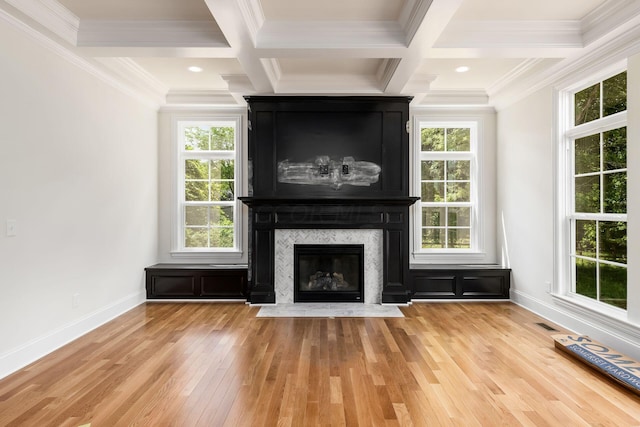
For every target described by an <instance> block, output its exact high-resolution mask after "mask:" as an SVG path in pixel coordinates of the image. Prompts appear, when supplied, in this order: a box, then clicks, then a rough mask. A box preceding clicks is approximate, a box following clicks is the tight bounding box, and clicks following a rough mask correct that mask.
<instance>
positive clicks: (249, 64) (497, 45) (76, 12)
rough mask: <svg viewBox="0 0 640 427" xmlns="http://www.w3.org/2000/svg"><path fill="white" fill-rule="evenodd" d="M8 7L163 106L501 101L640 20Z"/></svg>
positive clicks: (636, 1) (198, 5) (220, 6)
mask: <svg viewBox="0 0 640 427" xmlns="http://www.w3.org/2000/svg"><path fill="white" fill-rule="evenodd" d="M0 10H1V11H3V12H4V13H5V16H8V15H10V16H12V17H14V18H16V19H18V20H20V22H23V23H26V24H27V25H28V26H30V27H31V28H32V29H33V30H35V31H38V32H39V33H41V34H44V35H45V36H46V37H47V38H48V40H50V41H53V42H54V43H56V44H58V45H59V46H60V47H62V48H63V49H65V50H66V51H67V52H69V53H70V54H72V55H74V56H76V57H77V58H79V59H81V60H83V61H86V62H87V64H90V65H91V66H92V67H97V68H99V69H100V70H101V72H103V73H106V74H108V75H109V76H110V78H113V79H116V80H118V81H120V82H121V84H123V85H126V86H127V87H130V88H131V90H132V91H136V92H137V93H138V94H140V95H141V96H146V97H148V98H150V99H153V100H154V102H155V103H157V104H158V105H159V106H171V105H181V106H184V105H215V104H218V105H220V104H222V105H238V104H243V102H244V101H243V98H242V96H243V95H251V94H278V95H284V94H321V95H376V94H380V95H399V94H401V95H410V96H414V101H413V102H414V105H474V106H478V105H486V106H496V105H499V104H500V103H501V102H504V100H505V99H507V98H512V97H513V96H517V94H518V93H520V92H522V90H523V89H522V88H523V87H527V88H530V87H533V86H535V82H536V81H537V79H539V78H541V77H543V76H545V75H547V74H549V73H552V72H553V71H554V70H556V69H558V68H559V67H562V66H563V64H566V63H567V62H568V61H574V60H576V58H579V57H580V56H582V55H585V54H587V53H589V52H592V51H594V50H595V49H598V48H600V47H602V46H603V45H605V44H606V43H608V42H610V41H611V40H612V39H614V38H616V37H619V36H620V35H621V34H624V33H625V32H626V31H629V30H630V29H632V28H636V27H637V26H639V25H640V0H561V1H558V0H537V1H535V2H532V1H529V0H322V1H315V0H313V1H312V0H109V1H104V0H0ZM192 66H197V67H200V69H201V70H202V71H200V72H192V71H189V67H192ZM461 66H465V67H468V70H467V71H466V72H457V71H456V69H457V68H458V67H461Z"/></svg>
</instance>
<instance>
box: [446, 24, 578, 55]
mask: <svg viewBox="0 0 640 427" xmlns="http://www.w3.org/2000/svg"><path fill="white" fill-rule="evenodd" d="M433 47H434V48H496V47H518V48H522V49H525V48H540V47H543V48H580V47H583V41H582V23H581V21H574V20H564V21H460V22H452V23H451V24H450V25H449V26H448V27H447V29H446V30H445V32H444V33H443V34H442V36H440V38H439V39H438V41H437V42H436V43H435V44H434V46H433Z"/></svg>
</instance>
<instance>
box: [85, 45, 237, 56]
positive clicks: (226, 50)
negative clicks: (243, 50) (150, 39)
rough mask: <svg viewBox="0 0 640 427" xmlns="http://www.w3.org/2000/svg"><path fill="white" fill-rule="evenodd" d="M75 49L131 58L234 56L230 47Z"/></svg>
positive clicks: (97, 47) (93, 54)
mask: <svg viewBox="0 0 640 427" xmlns="http://www.w3.org/2000/svg"><path fill="white" fill-rule="evenodd" d="M77 51H78V52H79V53H81V54H83V55H85V56H88V57H94V58H101V57H106V58H108V57H131V58H153V57H156V58H235V57H236V51H235V50H234V49H232V48H231V47H166V46H134V47H132V46H108V47H102V46H84V47H79V48H77Z"/></svg>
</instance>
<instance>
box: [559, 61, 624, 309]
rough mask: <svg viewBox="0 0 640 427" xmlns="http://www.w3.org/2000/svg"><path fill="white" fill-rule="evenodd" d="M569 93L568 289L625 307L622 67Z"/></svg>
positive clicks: (582, 295)
mask: <svg viewBox="0 0 640 427" xmlns="http://www.w3.org/2000/svg"><path fill="white" fill-rule="evenodd" d="M584 86H585V85H583V86H582V87H579V88H577V89H576V90H573V91H570V92H569V93H568V98H569V100H568V103H569V105H570V106H571V108H570V111H572V114H568V116H570V117H567V119H568V120H567V121H568V122H569V124H568V126H567V132H566V135H565V136H566V138H565V141H566V142H567V144H568V147H567V148H568V153H569V154H568V159H567V163H568V167H567V179H566V187H567V191H566V194H567V195H568V197H567V199H568V200H567V201H568V203H567V221H568V224H569V225H568V227H569V230H570V232H569V235H570V243H569V245H568V247H567V249H568V252H569V256H568V257H567V258H568V259H567V261H566V262H568V263H569V271H570V276H571V279H570V284H571V288H570V289H569V295H570V296H571V295H573V296H575V297H578V298H583V297H586V298H588V299H590V300H592V301H597V302H598V303H601V304H606V305H609V306H613V307H617V308H619V309H626V308H627V115H626V109H627V108H626V106H627V73H626V71H623V72H618V73H616V74H615V75H613V76H609V77H607V78H605V79H602V80H601V81H598V82H596V83H595V84H589V85H588V86H587V87H584Z"/></svg>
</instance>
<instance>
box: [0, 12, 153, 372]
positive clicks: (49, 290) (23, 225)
mask: <svg viewBox="0 0 640 427" xmlns="http://www.w3.org/2000/svg"><path fill="white" fill-rule="evenodd" d="M157 212H158V211H157V112H156V111H155V109H154V108H151V107H150V106H145V105H143V104H141V103H139V102H138V101H135V100H133V99H132V98H130V97H129V96H127V95H124V94H123V93H121V92H120V91H118V90H116V89H114V88H113V87H112V86H110V85H108V84H106V83H104V82H103V81H102V80H99V79H97V78H96V77H94V76H92V75H91V74H89V73H88V72H86V71H83V70H81V69H80V68H78V67H77V66H74V65H72V64H71V63H70V62H69V61H68V60H66V59H63V58H62V57H61V56H60V55H59V54H57V53H54V52H53V51H51V50H49V49H48V48H44V47H43V45H41V44H40V43H39V42H36V40H35V39H33V38H32V37H31V35H29V34H28V33H26V32H23V31H21V30H18V29H16V28H14V27H13V26H12V25H10V24H8V23H7V22H6V21H3V20H2V19H0V378H1V377H3V376H5V375H7V374H8V373H10V372H12V371H14V370H16V369H18V368H20V367H21V366H23V365H24V364H26V363H29V362H31V361H33V360H35V359H37V358H38V357H40V356H42V355H44V354H46V353H48V352H50V351H52V350H53V349H55V348H57V347H59V346H61V345H62V344H64V343H66V342H67V341H69V340H72V339H74V338H75V337H77V336H79V335H82V334H83V333H86V332H87V331H89V330H91V329H93V328H94V327H96V326H97V325H99V324H101V323H104V322H105V321H107V320H109V319H110V318H112V317H115V316H116V315H119V314H120V313H122V312H124V311H126V310H128V309H130V308H131V307H133V306H135V305H137V304H139V303H140V302H141V301H143V300H144V283H143V278H144V267H145V266H147V265H150V264H153V263H155V262H156V258H157V252H156V250H157V224H158V222H157ZM8 219H10V220H15V221H16V223H17V235H16V236H15V237H8V236H7V235H6V233H5V224H6V220H8ZM74 295H77V300H78V304H77V307H75V308H74V307H73V304H72V302H73V296H74Z"/></svg>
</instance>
